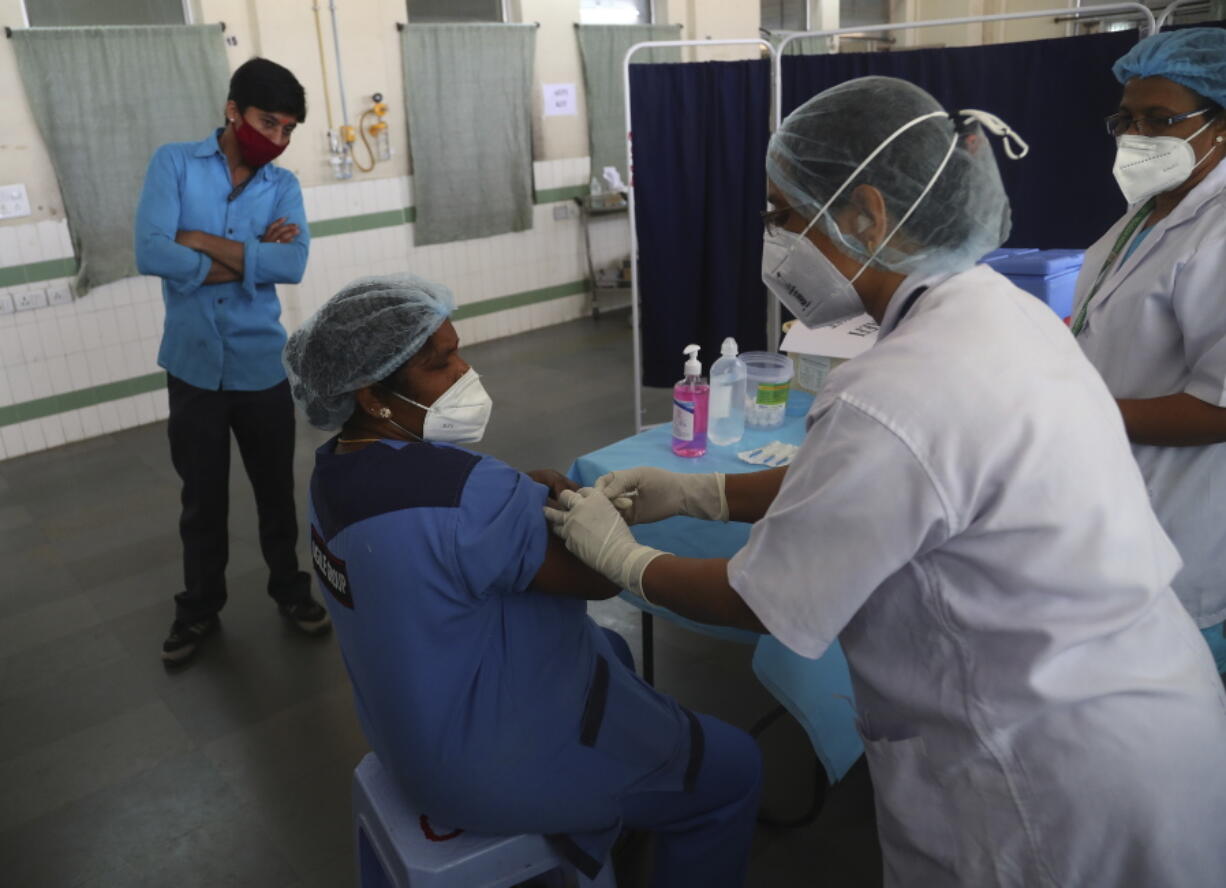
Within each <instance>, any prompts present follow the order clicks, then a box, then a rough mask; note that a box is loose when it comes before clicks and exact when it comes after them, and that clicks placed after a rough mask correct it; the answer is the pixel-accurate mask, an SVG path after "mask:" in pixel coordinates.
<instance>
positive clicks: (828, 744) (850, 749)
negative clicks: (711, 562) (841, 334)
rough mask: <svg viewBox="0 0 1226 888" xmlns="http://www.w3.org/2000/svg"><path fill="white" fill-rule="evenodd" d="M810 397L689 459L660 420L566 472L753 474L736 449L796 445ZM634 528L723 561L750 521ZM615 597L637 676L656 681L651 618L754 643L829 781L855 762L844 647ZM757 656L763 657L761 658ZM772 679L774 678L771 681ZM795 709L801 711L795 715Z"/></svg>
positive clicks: (682, 550)
mask: <svg viewBox="0 0 1226 888" xmlns="http://www.w3.org/2000/svg"><path fill="white" fill-rule="evenodd" d="M812 401H813V396H812V395H808V394H805V393H803V392H796V391H793V392H792V394H791V396H790V397H789V399H788V407H787V418H786V419H785V421H784V424H783V425H782V426H780V427H779V428H775V429H753V428H747V429H746V430H745V437H744V438H742V439H741V440H740V441H739V442H737V443H736V444H732V445H729V446H727V447H716V446H714V445H712V446H710V447H709V448H708V450H707V452H706V454H705V455H703V456H701V457H697V458H694V459H687V458H684V457H680V456H676V455H675V454H673V452H672V449H671V447H670V443H671V436H672V428H671V427H670V426H669V425H662V426H656V427H655V428H651V429H647V430H645V431H643V432H640V433H639V434H637V435H633V436H631V437H629V438H625V439H623V440H621V441H618V442H616V443H615V444H610V445H609V446H607V447H602V448H601V449H599V450H595V451H593V452H591V453H589V454H586V455H585V456H581V457H579V458H578V459H577V460H575V463H574V465H572V466H571V468H570V473H569V474H570V477H571V478H572V479H573V480H574V481H576V482H578V483H579V484H582V485H585V486H590V485H592V484H594V483H595V482H596V479H597V478H599V477H600V476H601V475H604V474H605V473H607V472H611V471H614V470H616V469H628V468H633V467H634V466H655V467H657V468H662V469H668V470H670V471H673V472H685V473H693V474H698V473H702V472H725V473H728V474H732V473H738V472H752V471H757V470H758V469H761V468H764V467H763V466H755V465H750V464H749V463H745V462H742V461H741V460H740V459H738V458H737V453H740V452H742V451H745V450H751V449H753V448H755V447H763V446H765V445H767V444H770V443H771V442H772V441H783V442H784V443H787V444H796V445H799V444H800V443H801V442H802V441H803V440H804V435H805V425H804V416H805V413H807V412H808V408H809V406H810V405H811V404H812ZM633 530H634V536H635V538H636V539H637V540H639V542H641V543H643V544H644V545H648V546H653V547H655V548H657V549H663V550H664V551H666V552H672V553H674V554H676V555H680V556H682V557H686V558H720V557H723V558H729V557H731V556H732V555H734V554H735V553H736V552H737V551H738V550H740V549H741V548H743V547H744V545H745V543H746V542H747V541H748V539H749V530H750V525H748V524H745V523H741V522H728V523H727V524H725V523H722V522H719V521H700V520H698V519H695V518H670V519H668V520H667V521H660V522H656V523H654V524H641V525H637V526H635V527H634V528H633ZM621 597H622V598H623V599H624V600H625V601H628V602H629V603H630V604H632V605H634V606H635V607H637V608H639V609H640V610H641V611H642V612H643V615H642V616H643V677H644V678H645V679H646V680H647V682H648V683H654V678H655V675H654V673H655V656H654V650H653V647H654V633H653V628H654V622H653V617H654V616H660V617H663V618H664V619H666V620H671V621H672V622H674V623H678V624H680V625H682V626H684V627H686V628H687V629H690V630H692V631H695V632H700V633H702V634H704V635H710V636H713V637H715V638H722V639H727V640H732V641H738V642H741V643H744V644H752V645H756V646H757V651H756V652H755V666H756V665H757V664H758V662H759V660H760V659H761V660H763V661H765V660H767V659H769V660H770V662H771V663H772V664H774V667H775V668H776V669H777V670H779V669H780V664H781V663H782V669H781V671H782V672H784V673H786V675H783V676H780V675H779V674H778V673H776V675H772V676H763V675H762V674H759V679H760V680H764V684H765V685H766V686H767V688H768V689H769V690H771V691H772V693H774V694H775V696H776V697H777V698H778V699H779V702H780V703H782V704H784V706H786V707H787V708H788V709H789V710H791V711H792V712H793V715H796V716H797V717H798V718H799V719H800V720H801V722H802V724H803V725H804V726H805V728H806V731H807V732H808V733H809V736H810V739H811V740H812V742H813V744H814V747H815V749H816V751H817V753H818V756H819V758H821V760H822V762H823V764H824V765H825V766H826V769H827V771H828V773H829V775H830V778H831V780H832V781H834V780H838V779H839V778H841V777H842V775H843V774H844V773H846V770H847V768H849V767H850V766H851V763H852V762H854V761H855V758H856V757H857V756H858V754H859V750H860V748H861V746H860V738H859V736H858V735H857V734H856V731H855V724H854V712H853V711H852V707H851V705H850V699H851V694H852V691H851V677H850V675H849V674H848V671H847V662H846V660H845V659H844V657H843V651H842V648H840V647H839V645H838V643H837V642H836V643H835V644H833V645H831V646H830V649H829V650H828V651H827V652H826V653H825V654H824V655H823V656H822V657H821V658H820V659H818V660H808V659H806V658H804V657H801V656H800V655H798V654H793V653H792V652H791V651H788V650H787V649H786V648H783V646H782V645H780V644H779V643H778V642H776V641H775V640H774V639H773V638H770V637H769V636H761V635H759V634H758V633H756V632H750V631H748V630H744V629H731V628H727V627H723V626H711V625H708V624H705V623H697V622H695V621H693V620H689V619H686V618H685V617H681V616H678V615H677V614H675V613H673V612H672V611H670V610H667V609H666V608H662V607H657V606H655V605H653V604H649V603H648V602H646V601H644V600H643V599H642V598H639V597H638V596H637V595H632V594H630V593H628V592H624V591H623V592H622V594H621ZM763 644H767V645H768V646H770V647H771V650H770V651H769V652H768V651H764V650H763V649H762V645H763ZM776 648H778V649H776ZM758 654H769V656H767V657H762V658H760V657H759V656H758ZM755 671H758V670H757V669H755ZM776 678H777V679H778V680H772V679H776ZM798 684H803V685H804V687H803V691H804V693H803V695H802V694H799V693H792V692H791V691H794V690H796V689H797V688H798ZM785 685H786V686H787V687H785ZM802 696H803V697H805V698H808V699H807V701H806V702H803V703H802V702H800V698H801V697H802ZM785 697H786V698H785ZM813 700H818V701H820V702H819V703H818V705H817V706H816V707H815V706H814V705H813V704H812V702H811V701H813ZM834 701H839V702H837V703H835V702H834ZM798 709H803V710H805V711H804V712H798V711H797V710H798Z"/></svg>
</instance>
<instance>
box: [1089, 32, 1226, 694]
mask: <svg viewBox="0 0 1226 888" xmlns="http://www.w3.org/2000/svg"><path fill="white" fill-rule="evenodd" d="M1113 70H1114V73H1115V76H1116V77H1117V78H1118V79H1119V81H1120V83H1122V84H1124V94H1123V98H1122V99H1121V101H1120V110H1119V112H1118V113H1116V114H1113V115H1112V116H1111V117H1109V118H1107V126H1108V130H1109V131H1110V132H1111V134H1112V135H1114V136H1115V138H1116V141H1117V146H1118V147H1117V154H1116V161H1115V167H1114V173H1115V177H1116V180H1117V182H1118V183H1119V186H1120V189H1121V190H1122V191H1123V192H1124V197H1125V198H1126V199H1127V201H1128V204H1129V207H1128V211H1127V212H1126V213H1125V214H1124V216H1123V218H1121V219H1120V220H1119V221H1118V222H1117V223H1116V224H1115V225H1114V226H1112V228H1111V229H1110V230H1109V231H1108V232H1107V233H1106V234H1104V235H1103V236H1102V238H1101V239H1100V240H1099V241H1098V242H1097V243H1096V244H1094V246H1092V247H1091V248H1090V250H1089V251H1088V252H1087V253H1086V259H1085V264H1084V265H1083V266H1082V270H1081V276H1080V278H1078V280H1077V293H1076V298H1075V300H1074V303H1073V304H1074V310H1073V317H1072V321H1071V324H1072V329H1073V333H1074V335H1075V336H1076V337H1077V342H1078V344H1079V345H1080V346H1081V348H1082V350H1083V351H1084V352H1085V354H1086V356H1087V357H1088V358H1089V359H1090V362H1091V363H1092V364H1094V366H1095V367H1096V368H1098V371H1099V373H1101V374H1102V377H1103V379H1104V380H1105V381H1106V383H1107V388H1108V389H1110V391H1111V394H1112V396H1114V397H1115V399H1116V402H1117V403H1118V404H1119V408H1120V413H1121V414H1123V417H1124V427H1125V429H1126V431H1127V433H1128V437H1129V439H1130V440H1131V442H1132V449H1133V452H1134V453H1135V454H1136V458H1137V462H1138V463H1139V464H1140V466H1141V473H1142V474H1143V475H1144V477H1145V483H1146V486H1147V488H1148V489H1149V495H1150V498H1151V499H1152V501H1153V504H1154V510H1155V511H1156V512H1157V514H1158V518H1159V520H1160V521H1161V522H1162V526H1163V528H1165V530H1166V532H1167V533H1168V534H1169V535H1170V537H1171V539H1172V540H1173V541H1174V543H1175V546H1176V548H1177V549H1178V550H1179V554H1180V555H1181V556H1182V558H1183V562H1184V566H1183V570H1182V571H1181V572H1180V573H1179V575H1178V576H1177V577H1176V578H1175V582H1174V587H1175V592H1176V594H1178V595H1179V598H1180V600H1181V601H1182V602H1183V604H1184V606H1185V607H1186V608H1187V609H1188V611H1189V612H1190V613H1191V614H1192V618H1193V619H1194V620H1195V621H1196V624H1197V625H1198V626H1199V627H1200V628H1201V629H1202V631H1203V632H1204V634H1205V638H1206V639H1207V640H1208V642H1209V646H1210V647H1211V648H1212V649H1213V653H1214V657H1215V659H1216V661H1217V668H1218V671H1219V672H1226V638H1224V637H1223V631H1224V628H1226V627H1224V625H1223V619H1224V618H1226V164H1224V163H1222V157H1223V154H1226V113H1223V110H1222V106H1223V105H1224V104H1226V30H1221V29H1218V28H1190V29H1187V30H1183V31H1175V32H1171V33H1165V34H1156V35H1154V36H1152V37H1149V38H1146V39H1145V40H1142V41H1141V42H1140V43H1138V44H1137V45H1136V46H1135V47H1133V48H1132V50H1131V51H1129V52H1128V54H1127V55H1125V56H1124V57H1123V58H1121V59H1120V60H1119V61H1117V62H1116V63H1115V67H1114V69H1113Z"/></svg>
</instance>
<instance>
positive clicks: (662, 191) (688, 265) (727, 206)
mask: <svg viewBox="0 0 1226 888" xmlns="http://www.w3.org/2000/svg"><path fill="white" fill-rule="evenodd" d="M770 81H771V74H770V66H769V64H768V63H767V62H765V61H749V62H704V63H688V64H685V63H680V64H655V65H631V66H630V97H631V112H632V119H631V124H632V126H633V133H634V172H633V175H634V186H635V205H636V222H637V224H638V237H639V290H640V295H641V299H642V332H643V381H644V383H645V384H646V385H651V386H668V385H672V384H673V383H674V382H676V381H677V380H678V379H679V378H680V377H681V370H682V364H684V363H685V357H684V356H683V355H682V353H681V350H682V349H683V348H684V347H685V346H686V345H687V344H688V343H691V342H696V343H698V344H699V345H701V346H702V354H701V358H702V361H703V367H704V372H705V370H706V369H708V368H709V367H710V366H711V363H712V362H713V361H714V360H715V359H716V358H718V357H719V345H720V343H721V342H722V341H723V339H724V337H726V336H735V337H736V340H737V343H738V344H739V345H740V347H741V350H742V351H749V350H751V349H762V348H765V346H766V289H765V287H763V285H762V279H761V266H762V220H761V218H760V216H759V212H760V211H761V210H762V209H763V208H764V206H765V203H766V172H765V158H766V143H767V140H768V138H769V135H770V132H769V127H770Z"/></svg>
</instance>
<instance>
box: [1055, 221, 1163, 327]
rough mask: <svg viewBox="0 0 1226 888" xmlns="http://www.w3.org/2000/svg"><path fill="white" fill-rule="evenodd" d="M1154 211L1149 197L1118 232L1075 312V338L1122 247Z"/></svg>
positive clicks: (1083, 325)
mask: <svg viewBox="0 0 1226 888" xmlns="http://www.w3.org/2000/svg"><path fill="white" fill-rule="evenodd" d="M1153 211H1154V199H1153V198H1152V197H1151V198H1150V199H1149V200H1147V201H1146V202H1145V206H1143V207H1141V209H1139V210H1137V214H1136V215H1135V216H1133V217H1132V219H1131V220H1130V221H1129V223H1128V224H1127V225H1125V226H1124V230H1123V231H1121V232H1120V236H1119V237H1117V238H1116V239H1115V246H1113V247H1112V248H1111V252H1110V253H1108V254H1107V259H1106V261H1104V262H1103V267H1102V268H1101V269H1099V272H1098V277H1096V278H1095V279H1094V286H1093V287H1091V288H1090V292H1089V293H1087V294H1086V298H1085V301H1084V302H1082V303H1081V308H1080V310H1078V312H1077V318H1076V320H1074V321H1073V327H1072V329H1073V335H1074V336H1076V335H1077V334H1078V333H1080V332H1081V330H1082V328H1083V327H1085V325H1086V312H1088V311H1089V309H1090V302H1091V300H1093V299H1094V297H1095V296H1097V295H1098V290H1099V288H1100V287H1102V285H1103V282H1104V281H1106V280H1107V275H1109V274H1110V273H1111V269H1112V268H1114V267H1115V261H1116V260H1117V259H1119V258H1120V253H1122V252H1123V250H1124V247H1126V246H1127V245H1128V241H1129V240H1131V239H1132V236H1133V235H1134V234H1136V233H1137V229H1138V228H1140V227H1141V223H1142V222H1144V221H1145V220H1146V218H1147V217H1148V216H1149V214H1150V213H1152V212H1153Z"/></svg>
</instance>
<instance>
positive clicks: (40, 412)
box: [0, 370, 166, 426]
mask: <svg viewBox="0 0 1226 888" xmlns="http://www.w3.org/2000/svg"><path fill="white" fill-rule="evenodd" d="M165 387H166V374H165V373H163V372H161V371H160V370H159V371H158V372H157V373H149V374H147V375H145V376H137V377H136V378H134V379H121V380H120V381H119V382H108V383H107V384H106V385H95V386H91V387H90V388H84V389H80V390H78V391H75V392H67V393H66V394H63V395H51V396H50V397H47V398H36V399H35V400H33V401H23V402H22V403H20V404H11V405H9V406H8V407H0V426H8V425H13V424H14V423H18V422H28V421H29V420H31V419H42V418H43V417H44V416H54V415H56V414H57V413H65V412H67V411H69V410H79V409H81V408H82V407H93V406H95V405H96V404H102V403H104V402H106V401H117V400H119V399H120V398H130V397H132V396H133V395H143V394H145V393H146V392H155V391H157V390H158V389H162V388H165Z"/></svg>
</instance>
